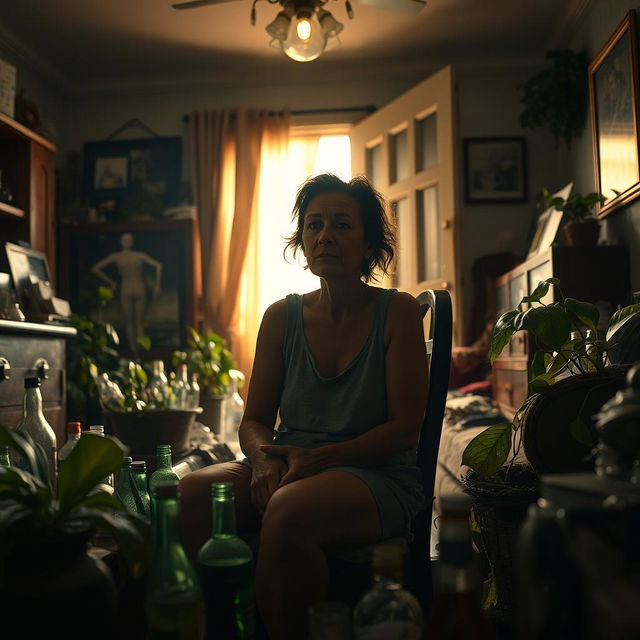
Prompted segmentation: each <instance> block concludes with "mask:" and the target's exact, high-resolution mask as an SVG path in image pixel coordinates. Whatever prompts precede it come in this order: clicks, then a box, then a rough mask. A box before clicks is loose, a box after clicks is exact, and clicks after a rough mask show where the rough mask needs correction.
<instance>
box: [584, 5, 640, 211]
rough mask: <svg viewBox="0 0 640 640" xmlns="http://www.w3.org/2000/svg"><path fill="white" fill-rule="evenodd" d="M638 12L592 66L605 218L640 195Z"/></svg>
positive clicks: (598, 179)
mask: <svg viewBox="0 0 640 640" xmlns="http://www.w3.org/2000/svg"><path fill="white" fill-rule="evenodd" d="M637 57H638V44H637V37H636V12H635V11H629V13H628V14H627V15H626V16H625V18H624V20H623V21H622V22H621V23H620V24H619V25H618V28H617V29H616V30H615V32H614V33H613V35H612V36H611V38H609V40H608V42H607V43H606V44H605V45H604V47H603V48H602V50H601V51H600V53H599V54H598V55H597V56H596V58H595V59H594V60H593V62H592V63H591V64H590V65H589V96H590V100H589V104H590V110H591V122H592V131H593V161H594V168H595V178H596V190H597V191H599V192H600V193H602V195H603V196H604V197H605V198H606V200H605V202H604V203H603V204H602V205H598V209H597V211H598V215H599V216H606V215H608V214H610V213H612V212H613V211H615V210H616V209H618V208H619V207H621V206H622V205H624V204H627V203H628V202H630V201H631V200H633V199H635V198H637V197H638V195H640V163H639V153H638V64H637Z"/></svg>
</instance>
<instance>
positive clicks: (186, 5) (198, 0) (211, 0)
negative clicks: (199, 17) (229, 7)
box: [171, 0, 236, 9]
mask: <svg viewBox="0 0 640 640" xmlns="http://www.w3.org/2000/svg"><path fill="white" fill-rule="evenodd" d="M235 1H236V0H191V2H180V3H178V4H172V5H171V6H172V7H173V8H174V9H197V8H198V7H206V6H208V5H211V4H222V3H223V2H235Z"/></svg>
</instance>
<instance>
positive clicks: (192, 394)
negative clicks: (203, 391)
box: [187, 373, 200, 409]
mask: <svg viewBox="0 0 640 640" xmlns="http://www.w3.org/2000/svg"><path fill="white" fill-rule="evenodd" d="M199 406H200V385H199V384H198V374H197V373H192V374H191V384H189V391H188V393H187V409H197V408H198V407H199Z"/></svg>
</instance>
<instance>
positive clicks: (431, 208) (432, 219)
mask: <svg viewBox="0 0 640 640" xmlns="http://www.w3.org/2000/svg"><path fill="white" fill-rule="evenodd" d="M416 195H417V203H416V204H417V207H416V226H417V230H418V274H417V275H418V282H423V281H424V280H435V279H437V278H440V211H439V208H438V185H437V184H436V185H433V186H432V187H427V188H426V189H423V190H422V191H418V192H417V194H416Z"/></svg>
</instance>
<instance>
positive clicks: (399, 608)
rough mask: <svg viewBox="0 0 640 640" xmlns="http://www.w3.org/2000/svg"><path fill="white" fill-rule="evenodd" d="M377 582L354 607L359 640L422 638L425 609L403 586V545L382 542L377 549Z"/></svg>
mask: <svg viewBox="0 0 640 640" xmlns="http://www.w3.org/2000/svg"><path fill="white" fill-rule="evenodd" d="M373 576H374V584H373V587H372V588H371V590H370V591H368V592H367V593H365V595H364V596H363V597H362V599H361V600H360V602H358V604H357V605H356V607H355V609H354V611H353V630H354V637H355V639H356V640H368V639H369V638H384V639H385V640H419V639H420V638H421V637H422V626H423V618H422V609H421V608H420V605H419V604H418V601H417V600H416V599H415V598H414V597H413V596H412V595H411V594H410V593H409V592H408V591H406V590H405V589H403V588H402V549H401V548H400V547H398V546H396V545H391V544H387V545H378V546H376V547H375V548H374V551H373Z"/></svg>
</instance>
